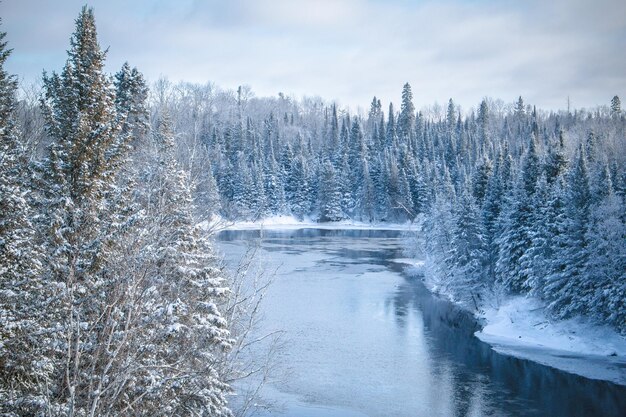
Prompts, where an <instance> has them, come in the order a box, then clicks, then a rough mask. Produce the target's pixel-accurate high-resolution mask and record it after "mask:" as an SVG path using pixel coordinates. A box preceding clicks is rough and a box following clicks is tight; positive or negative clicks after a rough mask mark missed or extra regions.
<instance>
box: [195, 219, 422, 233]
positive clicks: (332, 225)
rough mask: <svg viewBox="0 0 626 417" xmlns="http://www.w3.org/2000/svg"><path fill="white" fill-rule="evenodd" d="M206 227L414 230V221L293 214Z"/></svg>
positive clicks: (223, 222) (206, 223)
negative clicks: (325, 218) (314, 217)
mask: <svg viewBox="0 0 626 417" xmlns="http://www.w3.org/2000/svg"><path fill="white" fill-rule="evenodd" d="M201 226H202V227H204V228H209V229H216V228H217V229H219V230H258V229H272V230H295V229H325V230H414V229H415V226H414V225H413V224H412V223H408V222H407V223H400V224H398V223H365V222H358V221H354V220H343V221H339V222H326V223H318V222H316V221H314V220H311V219H305V220H298V219H296V218H295V217H293V216H274V217H266V218H264V219H260V220H257V221H236V222H229V221H226V220H223V219H220V218H216V219H214V220H213V221H212V222H204V223H203V224H202V225H201Z"/></svg>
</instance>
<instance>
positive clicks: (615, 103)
mask: <svg viewBox="0 0 626 417" xmlns="http://www.w3.org/2000/svg"><path fill="white" fill-rule="evenodd" d="M611 115H612V116H613V117H619V116H621V115H622V102H621V101H620V99H619V97H618V96H613V98H612V99H611Z"/></svg>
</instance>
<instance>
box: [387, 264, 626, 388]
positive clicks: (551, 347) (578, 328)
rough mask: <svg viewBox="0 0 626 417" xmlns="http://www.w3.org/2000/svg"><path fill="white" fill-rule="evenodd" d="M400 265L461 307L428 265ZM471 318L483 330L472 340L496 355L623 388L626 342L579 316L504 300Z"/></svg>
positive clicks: (524, 300) (527, 300) (534, 302)
mask: <svg viewBox="0 0 626 417" xmlns="http://www.w3.org/2000/svg"><path fill="white" fill-rule="evenodd" d="M399 261H400V262H404V263H407V264H408V265H409V268H411V273H413V274H415V275H418V274H419V275H421V276H423V277H424V279H423V280H424V283H425V285H426V287H427V288H428V289H429V290H430V291H431V292H433V293H434V294H437V295H439V296H442V297H444V298H446V299H448V300H450V301H451V302H453V303H455V304H457V305H461V304H460V303H459V302H458V301H456V300H454V299H452V297H451V296H450V295H449V294H447V293H446V291H445V288H444V287H442V286H440V285H438V284H437V283H436V282H433V281H431V280H429V279H428V278H427V277H428V276H429V271H430V266H429V265H428V263H425V262H422V261H415V260H414V261H411V262H407V261H408V260H406V259H401V260H399ZM474 316H475V318H476V320H477V321H478V322H479V323H480V324H481V327H482V329H481V330H479V331H477V332H476V333H475V336H476V337H477V338H478V339H480V340H481V341H483V342H485V343H487V344H489V345H490V346H491V347H492V348H493V349H494V350H495V351H496V352H499V353H502V354H506V355H510V356H515V357H518V358H522V359H528V360H531V361H534V362H537V363H540V364H542V365H546V366H550V367H553V368H556V369H560V370H562V371H565V372H569V373H572V374H576V375H580V376H583V377H585V378H591V379H598V380H604V381H610V382H612V383H615V384H619V385H624V386H626V338H625V337H623V336H621V335H620V334H619V333H618V332H617V331H615V330H614V329H613V328H611V327H609V326H603V325H600V324H597V323H593V322H591V321H589V320H586V319H584V318H582V317H576V318H572V319H569V320H554V319H552V318H551V317H550V316H549V314H548V312H547V311H546V306H545V304H544V303H543V302H541V301H540V300H538V299H536V298H532V297H525V296H516V297H512V296H511V297H506V296H504V297H503V298H502V299H501V300H500V301H499V303H498V304H497V305H496V306H492V307H487V308H484V310H482V311H481V312H479V313H474Z"/></svg>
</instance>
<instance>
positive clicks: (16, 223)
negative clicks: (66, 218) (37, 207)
mask: <svg viewBox="0 0 626 417" xmlns="http://www.w3.org/2000/svg"><path fill="white" fill-rule="evenodd" d="M5 37H6V33H5V32H0V340H1V342H0V414H3V415H9V416H11V415H15V416H17V415H36V414H38V413H40V412H41V410H42V408H43V405H44V404H45V402H46V395H45V384H46V382H47V381H49V380H50V379H51V377H52V372H51V371H52V367H51V366H50V360H49V359H48V358H47V357H46V352H45V350H43V349H41V346H40V345H39V341H38V340H37V334H38V333H39V332H40V331H42V330H43V328H42V326H41V324H40V323H39V321H38V320H37V317H38V316H39V315H40V314H41V308H42V306H43V305H44V302H45V299H46V297H47V296H48V295H49V292H48V286H47V284H46V282H45V280H44V279H43V277H42V276H41V267H42V265H41V253H40V252H39V250H38V249H37V246H36V245H37V242H36V240H35V228H34V226H33V224H32V216H33V211H32V208H31V206H30V204H29V199H30V197H29V195H28V193H29V189H28V187H27V186H26V184H25V180H26V179H27V178H29V177H30V172H29V169H28V162H27V158H26V157H25V155H24V149H23V146H22V144H21V143H20V138H19V132H18V130H17V128H16V122H15V107H16V104H17V103H16V100H15V90H16V86H17V81H16V79H15V77H14V76H12V75H9V74H8V73H7V71H6V70H5V63H6V60H7V58H8V57H9V55H10V53H11V50H10V49H7V42H6V41H5Z"/></svg>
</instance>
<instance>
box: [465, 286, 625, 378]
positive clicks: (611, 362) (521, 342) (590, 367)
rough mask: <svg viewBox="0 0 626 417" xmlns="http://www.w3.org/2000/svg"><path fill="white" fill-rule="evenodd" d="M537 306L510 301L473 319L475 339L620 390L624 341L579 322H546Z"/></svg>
mask: <svg viewBox="0 0 626 417" xmlns="http://www.w3.org/2000/svg"><path fill="white" fill-rule="evenodd" d="M544 307H545V306H544V304H542V303H541V302H540V301H538V300H536V299H533V298H527V297H512V298H509V299H507V300H506V301H505V302H503V303H502V304H501V305H500V307H498V308H490V309H487V310H485V312H484V313H483V314H481V315H480V316H479V317H480V318H481V319H482V320H483V321H484V323H485V326H484V327H483V329H482V330H481V331H478V332H476V336H477V337H478V338H479V339H480V340H482V341H483V342H486V343H488V344H490V345H491V346H492V347H493V349H494V350H496V351H497V352H500V353H504V354H508V355H512V356H516V357H520V358H524V359H529V360H532V361H535V362H539V363H542V364H544V365H548V366H552V367H555V368H558V369H561V370H564V371H566V372H570V373H574V374H577V375H581V376H584V377H587V378H592V379H603V380H609V381H612V382H615V383H618V384H621V385H626V339H625V338H624V337H622V336H620V335H619V334H618V333H617V332H616V331H615V330H613V329H612V328H610V327H608V326H601V325H598V324H595V323H590V322H588V321H586V320H584V319H582V318H573V319H569V320H561V321H553V320H551V319H550V318H549V317H548V315H547V313H546V311H545V308H544Z"/></svg>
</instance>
